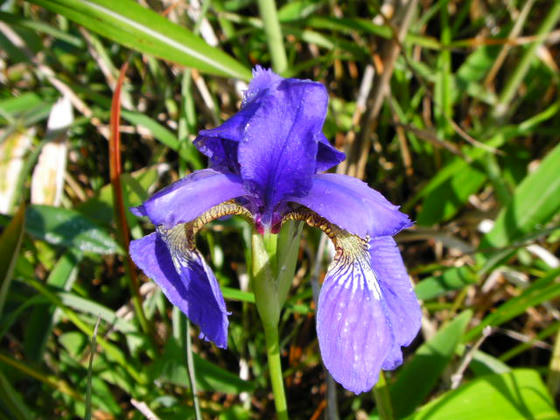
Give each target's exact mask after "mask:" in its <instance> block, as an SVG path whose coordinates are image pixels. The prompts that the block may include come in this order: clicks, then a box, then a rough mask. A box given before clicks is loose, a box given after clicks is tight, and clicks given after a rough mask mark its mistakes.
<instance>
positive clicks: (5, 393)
mask: <svg viewBox="0 0 560 420" xmlns="http://www.w3.org/2000/svg"><path fill="white" fill-rule="evenodd" d="M0 401H1V402H2V404H1V407H2V408H1V411H0V416H2V414H4V413H6V414H7V415H9V416H10V417H9V418H13V419H14V420H28V419H32V418H34V416H33V415H32V414H31V411H30V410H29V408H28V407H27V406H26V405H25V403H24V402H23V399H22V398H21V395H20V394H19V393H18V392H17V391H16V390H15V389H14V387H13V385H12V384H11V383H10V381H9V380H8V378H6V377H5V376H4V374H3V373H2V371H0ZM2 418H3V416H2Z"/></svg>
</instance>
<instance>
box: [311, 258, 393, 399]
mask: <svg viewBox="0 0 560 420" xmlns="http://www.w3.org/2000/svg"><path fill="white" fill-rule="evenodd" d="M344 252H345V251H343V254H342V256H339V258H338V259H337V260H335V262H334V263H333V265H332V266H331V267H330V268H329V272H328V273H327V276H326V277H325V282H324V283H323V286H322V288H321V292H320V294H319V302H318V310H317V336H318V339H319V346H320V349H321V356H322V358H323V362H324V364H325V367H326V368H327V369H328V371H329V372H330V373H331V375H332V376H333V378H334V379H335V380H336V381H337V382H339V383H340V384H342V386H344V388H346V389H348V390H350V391H352V392H354V393H356V394H359V393H361V392H365V391H368V390H369V389H371V388H372V387H373V385H375V383H376V382H377V379H378V377H379V372H380V370H381V366H382V364H383V361H384V360H385V359H386V357H387V356H388V354H389V352H390V350H391V348H392V346H393V334H392V331H391V328H390V325H389V323H388V322H387V318H386V314H385V308H384V307H383V306H384V304H383V301H382V296H381V291H380V289H379V284H378V283H377V280H376V278H375V274H374V272H373V271H372V269H371V266H370V262H369V256H368V253H367V250H366V251H364V253H363V254H365V255H355V254H354V255H352V254H353V253H352V252H350V255H345V254H344Z"/></svg>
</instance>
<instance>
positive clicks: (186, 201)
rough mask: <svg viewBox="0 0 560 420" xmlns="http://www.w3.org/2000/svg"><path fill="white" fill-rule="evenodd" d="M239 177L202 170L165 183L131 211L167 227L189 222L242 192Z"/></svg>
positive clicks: (157, 224)
mask: <svg viewBox="0 0 560 420" xmlns="http://www.w3.org/2000/svg"><path fill="white" fill-rule="evenodd" d="M245 194H246V192H245V190H244V188H243V184H242V183H241V180H240V179H239V177H237V176H236V175H233V174H223V173H220V172H216V171H214V170H212V169H203V170H200V171H196V172H193V173H192V174H190V175H187V176H186V177H184V178H182V179H180V180H178V181H176V182H174V183H173V184H171V185H168V186H167V187H165V188H164V189H162V190H160V191H158V192H157V193H155V194H154V195H152V196H151V197H150V198H149V199H148V200H146V201H145V202H144V204H142V205H140V206H138V207H133V208H131V209H130V211H131V212H132V213H133V214H135V215H137V216H148V217H149V218H150V220H151V222H152V223H153V224H154V225H156V226H159V225H163V226H165V227H167V228H170V227H172V226H175V225H178V224H180V223H186V222H190V221H191V220H193V219H195V218H196V217H197V216H199V215H200V214H202V213H204V212H205V211H206V210H208V209H209V208H211V207H213V206H216V205H218V204H220V203H223V202H224V201H228V200H231V199H233V198H237V197H240V196H243V195H245Z"/></svg>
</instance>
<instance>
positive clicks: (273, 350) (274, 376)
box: [264, 325, 288, 420]
mask: <svg viewBox="0 0 560 420" xmlns="http://www.w3.org/2000/svg"><path fill="white" fill-rule="evenodd" d="M264 337H265V340H266V355H267V356H268V371H269V372H270V382H271V383H272V393H273V394H274V405H275V406H276V415H277V418H278V420H287V419H288V405H287V403H286V394H285V393H284V377H283V376H282V364H281V362H280V346H279V345H278V342H279V338H278V325H276V326H274V327H271V326H268V327H266V326H265V327H264Z"/></svg>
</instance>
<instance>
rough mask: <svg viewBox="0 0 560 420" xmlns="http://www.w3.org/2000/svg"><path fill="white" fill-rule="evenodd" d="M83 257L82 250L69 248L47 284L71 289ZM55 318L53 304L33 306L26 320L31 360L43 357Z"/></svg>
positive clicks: (25, 335)
mask: <svg viewBox="0 0 560 420" xmlns="http://www.w3.org/2000/svg"><path fill="white" fill-rule="evenodd" d="M81 258H82V255H81V252H79V251H76V250H75V249H70V250H68V251H67V252H66V253H65V254H64V255H62V257H60V259H59V260H58V262H57V263H56V265H55V267H54V269H53V270H52V271H51V273H50V274H49V277H48V278H47V284H48V285H50V286H52V287H56V288H61V289H65V290H69V289H70V287H72V283H74V279H75V278H76V276H77V274H78V264H79V263H80V260H81ZM54 319H55V307H54V306H53V305H38V306H35V307H34V308H33V310H32V311H31V315H30V317H29V319H28V320H27V322H26V324H25V325H26V328H25V332H24V350H25V355H26V356H27V358H28V359H29V360H31V361H40V360H42V359H43V353H44V351H45V347H46V344H47V339H48V337H49V335H50V334H51V331H52V326H53V323H54V322H53V321H54Z"/></svg>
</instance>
